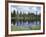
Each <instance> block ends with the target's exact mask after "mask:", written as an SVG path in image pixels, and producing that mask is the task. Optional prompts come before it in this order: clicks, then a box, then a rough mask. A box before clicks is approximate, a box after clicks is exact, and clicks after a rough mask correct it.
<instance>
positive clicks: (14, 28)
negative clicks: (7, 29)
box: [11, 25, 41, 31]
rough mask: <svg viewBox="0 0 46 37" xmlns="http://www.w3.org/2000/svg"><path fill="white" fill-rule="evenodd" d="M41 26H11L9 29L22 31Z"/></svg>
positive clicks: (36, 28)
mask: <svg viewBox="0 0 46 37" xmlns="http://www.w3.org/2000/svg"><path fill="white" fill-rule="evenodd" d="M40 28H41V26H39V25H35V26H34V25H33V26H31V27H30V26H11V31H22V30H40Z"/></svg>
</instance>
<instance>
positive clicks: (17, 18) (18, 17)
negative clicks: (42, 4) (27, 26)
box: [11, 10, 41, 21]
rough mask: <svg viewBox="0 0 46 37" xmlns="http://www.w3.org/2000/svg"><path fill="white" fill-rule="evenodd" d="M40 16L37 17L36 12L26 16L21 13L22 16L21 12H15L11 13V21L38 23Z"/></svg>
mask: <svg viewBox="0 0 46 37" xmlns="http://www.w3.org/2000/svg"><path fill="white" fill-rule="evenodd" d="M40 16H41V15H40V14H39V15H37V12H36V14H34V13H30V12H28V14H26V13H24V12H23V14H22V12H21V11H20V13H19V11H17V12H16V11H15V10H14V11H13V12H11V19H12V20H13V19H14V20H15V21H40Z"/></svg>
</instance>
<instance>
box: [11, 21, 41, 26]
mask: <svg viewBox="0 0 46 37" xmlns="http://www.w3.org/2000/svg"><path fill="white" fill-rule="evenodd" d="M13 21H14V20H13ZM13 21H12V22H11V24H12V25H15V26H31V25H40V24H41V22H40V21H37V22H36V21H14V22H13Z"/></svg>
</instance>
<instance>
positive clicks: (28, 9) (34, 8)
mask: <svg viewBox="0 0 46 37" xmlns="http://www.w3.org/2000/svg"><path fill="white" fill-rule="evenodd" d="M13 10H16V11H17V10H18V12H19V13H20V11H22V13H23V12H24V13H26V14H28V12H30V13H34V14H36V11H37V14H39V13H40V12H41V8H40V6H18V5H11V11H12V12H13Z"/></svg>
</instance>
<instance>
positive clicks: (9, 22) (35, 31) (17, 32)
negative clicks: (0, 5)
mask: <svg viewBox="0 0 46 37" xmlns="http://www.w3.org/2000/svg"><path fill="white" fill-rule="evenodd" d="M11 5H20V6H40V7H41V30H29V31H12V32H11V10H10V7H11ZM8 14H9V15H8V34H24V33H39V32H43V5H41V4H40V5H38V4H21V3H8Z"/></svg>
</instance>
